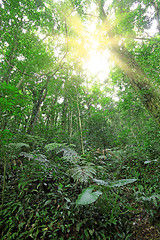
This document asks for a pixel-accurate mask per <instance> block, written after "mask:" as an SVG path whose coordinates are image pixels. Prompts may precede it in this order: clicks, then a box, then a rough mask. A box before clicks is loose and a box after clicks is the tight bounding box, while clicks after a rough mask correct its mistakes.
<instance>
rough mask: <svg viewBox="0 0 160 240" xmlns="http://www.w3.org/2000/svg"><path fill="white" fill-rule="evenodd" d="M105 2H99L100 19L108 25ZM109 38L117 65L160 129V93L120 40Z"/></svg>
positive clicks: (111, 36) (109, 34) (109, 35)
mask: <svg viewBox="0 0 160 240" xmlns="http://www.w3.org/2000/svg"><path fill="white" fill-rule="evenodd" d="M103 7H104V1H103V0H99V9H100V17H101V20H102V21H103V22H104V24H105V21H106V24H107V17H106V14H105V12H104V9H103ZM108 37H109V38H110V45H111V48H110V50H111V54H112V56H113V60H114V61H115V63H116V65H117V66H118V67H120V68H121V70H122V71H123V72H124V73H125V74H126V76H127V77H128V78H129V82H130V84H131V85H132V87H133V89H134V90H135V92H136V93H137V94H138V95H139V98H140V100H141V102H142V103H143V105H144V107H145V108H146V109H147V110H148V111H149V113H150V114H151V116H152V117H153V118H154V119H155V121H156V123H157V125H158V126H159V127H160V96H159V93H158V92H157V91H156V90H155V89H153V87H152V85H151V83H150V81H149V79H148V78H147V76H146V74H145V73H144V72H143V70H142V69H141V67H140V66H139V65H138V64H137V62H136V60H135V59H134V57H133V56H132V55H131V54H130V53H129V51H128V50H127V49H126V48H125V47H123V48H120V47H119V45H118V42H119V40H117V43H115V42H116V38H115V37H114V35H113V34H112V33H111V31H109V32H108Z"/></svg>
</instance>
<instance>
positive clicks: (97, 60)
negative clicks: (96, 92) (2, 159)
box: [86, 50, 110, 82]
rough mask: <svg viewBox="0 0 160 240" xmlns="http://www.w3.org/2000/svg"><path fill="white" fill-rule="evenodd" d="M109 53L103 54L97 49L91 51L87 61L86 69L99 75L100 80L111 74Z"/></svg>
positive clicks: (102, 80)
mask: <svg viewBox="0 0 160 240" xmlns="http://www.w3.org/2000/svg"><path fill="white" fill-rule="evenodd" d="M108 58H109V53H108V52H104V53H103V54H102V53H100V52H98V51H96V50H91V51H90V58H89V60H88V61H87V62H86V69H87V70H88V71H89V72H90V73H91V74H93V75H97V77H98V79H99V80H100V82H104V80H105V79H106V78H107V76H108V74H109V71H110V70H109V63H108Z"/></svg>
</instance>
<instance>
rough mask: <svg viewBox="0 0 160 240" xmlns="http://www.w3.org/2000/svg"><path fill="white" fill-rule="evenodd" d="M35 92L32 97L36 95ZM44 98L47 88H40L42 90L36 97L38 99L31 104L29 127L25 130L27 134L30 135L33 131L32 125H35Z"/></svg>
mask: <svg viewBox="0 0 160 240" xmlns="http://www.w3.org/2000/svg"><path fill="white" fill-rule="evenodd" d="M35 92H36V91H33V95H34V96H35V94H36V93H37V92H36V93H35ZM46 96H47V86H45V87H43V88H42V90H41V91H40V94H39V96H38V99H35V100H34V102H33V109H32V114H31V118H30V121H29V127H28V130H27V133H28V134H31V133H32V131H33V127H34V124H35V123H36V121H37V118H38V113H39V110H40V106H41V104H42V103H43V101H44V100H45V98H46Z"/></svg>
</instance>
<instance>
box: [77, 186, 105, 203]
mask: <svg viewBox="0 0 160 240" xmlns="http://www.w3.org/2000/svg"><path fill="white" fill-rule="evenodd" d="M93 190H94V187H89V188H86V189H83V191H82V193H81V194H80V195H79V196H78V198H77V200H76V204H79V205H86V204H91V203H94V202H95V201H96V200H97V199H98V197H99V196H100V195H101V194H102V192H101V191H94V192H93Z"/></svg>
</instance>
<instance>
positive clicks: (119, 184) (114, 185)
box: [93, 179, 137, 187]
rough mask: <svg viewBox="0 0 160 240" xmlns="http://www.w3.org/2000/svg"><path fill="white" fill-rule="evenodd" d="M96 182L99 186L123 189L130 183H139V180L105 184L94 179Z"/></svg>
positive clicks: (124, 180) (122, 180) (123, 180)
mask: <svg viewBox="0 0 160 240" xmlns="http://www.w3.org/2000/svg"><path fill="white" fill-rule="evenodd" d="M93 181H94V182H96V183H97V184H98V185H102V186H106V187H122V186H124V185H127V184H129V183H133V182H135V181H137V179H121V180H118V181H113V182H110V183H109V182H105V181H103V180H98V179H93Z"/></svg>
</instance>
